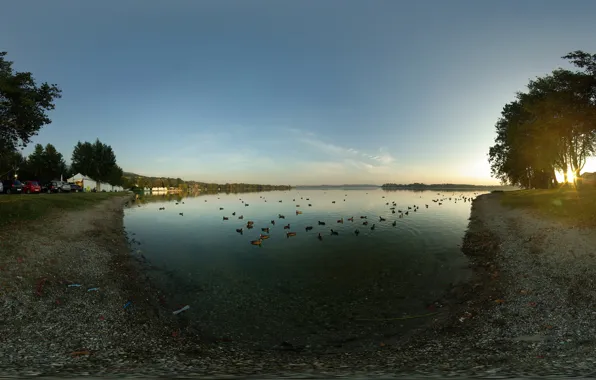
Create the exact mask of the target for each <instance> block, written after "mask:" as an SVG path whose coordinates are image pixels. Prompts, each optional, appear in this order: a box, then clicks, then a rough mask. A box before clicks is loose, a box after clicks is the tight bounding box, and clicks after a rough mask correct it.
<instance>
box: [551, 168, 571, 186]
mask: <svg viewBox="0 0 596 380" xmlns="http://www.w3.org/2000/svg"><path fill="white" fill-rule="evenodd" d="M555 176H556V177H557V181H558V182H560V183H563V182H565V175H564V174H563V172H557V173H555ZM574 181H575V174H574V173H573V171H572V170H571V169H569V170H567V182H569V183H571V182H574Z"/></svg>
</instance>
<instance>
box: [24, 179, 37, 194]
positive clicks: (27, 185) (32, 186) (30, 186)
mask: <svg viewBox="0 0 596 380" xmlns="http://www.w3.org/2000/svg"><path fill="white" fill-rule="evenodd" d="M40 192H41V186H39V183H37V182H36V181H24V182H23V193H27V194H31V193H33V194H39V193H40Z"/></svg>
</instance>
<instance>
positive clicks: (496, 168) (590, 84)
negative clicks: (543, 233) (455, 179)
mask: <svg viewBox="0 0 596 380" xmlns="http://www.w3.org/2000/svg"><path fill="white" fill-rule="evenodd" d="M564 58H567V59H574V60H576V62H574V63H575V64H576V66H578V67H586V68H588V70H587V71H586V72H580V71H569V70H563V69H558V70H555V71H553V72H552V73H551V74H549V75H547V76H544V77H541V78H537V79H535V80H532V81H530V83H529V84H528V91H527V92H520V93H518V94H517V95H516V100H515V101H514V102H512V103H509V104H507V105H506V106H505V107H504V108H503V111H502V112H501V118H500V119H499V120H498V121H497V124H496V126H495V127H496V132H497V137H496V139H495V145H494V146H492V147H491V148H490V150H489V162H490V164H491V171H492V175H493V176H494V177H495V178H499V179H500V180H501V182H503V183H509V184H512V185H519V186H523V187H526V188H535V187H541V188H546V187H549V186H551V185H552V184H556V177H555V172H556V171H559V172H563V173H564V174H566V173H567V172H568V171H572V172H573V173H574V177H578V176H579V173H580V171H581V170H582V169H583V166H584V164H585V162H586V158H587V157H588V156H590V155H592V154H594V152H595V151H596V76H595V75H594V73H593V72H590V70H592V69H593V68H594V67H596V65H593V62H596V56H590V55H588V54H586V53H582V52H575V53H571V54H570V55H568V56H566V57H564ZM591 64H592V66H590V65H591ZM565 182H567V177H565Z"/></svg>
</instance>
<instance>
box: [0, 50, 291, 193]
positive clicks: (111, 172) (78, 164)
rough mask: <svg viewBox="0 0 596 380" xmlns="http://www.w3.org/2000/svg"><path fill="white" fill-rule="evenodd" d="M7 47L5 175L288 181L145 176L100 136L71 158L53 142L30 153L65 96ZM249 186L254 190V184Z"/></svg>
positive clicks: (2, 71) (114, 181)
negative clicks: (20, 66)
mask: <svg viewBox="0 0 596 380" xmlns="http://www.w3.org/2000/svg"><path fill="white" fill-rule="evenodd" d="M6 55H7V53H6V52H0V178H2V179H3V178H15V175H16V176H18V178H19V179H23V180H37V181H40V182H45V181H51V180H54V179H59V178H60V177H63V179H68V178H70V177H72V176H73V175H76V174H78V173H80V174H82V175H84V176H86V177H88V178H91V179H93V180H95V181H96V182H98V183H99V182H106V183H109V184H111V185H113V186H123V187H124V188H133V187H149V186H150V187H191V188H195V190H196V189H214V188H217V189H224V191H229V192H234V191H246V190H248V189H251V190H252V189H257V190H275V189H287V188H289V187H288V186H272V185H253V184H243V183H240V184H236V183H235V184H214V183H201V182H196V181H183V180H182V179H180V178H175V179H174V178H164V177H160V178H157V177H144V176H138V175H134V174H133V175H131V174H132V173H127V174H126V175H125V173H124V172H123V170H122V168H121V167H120V166H118V164H117V161H116V155H115V153H114V151H113V149H112V147H111V146H109V145H107V144H104V143H102V142H101V141H99V139H97V140H96V141H95V142H93V143H91V142H86V141H85V142H81V141H79V142H78V143H77V144H76V145H75V146H74V149H73V152H72V155H71V164H70V165H67V164H66V162H65V160H64V156H63V155H62V154H61V153H60V152H58V151H57V150H56V148H55V146H54V145H52V144H46V146H43V145H41V144H36V145H35V147H34V149H33V152H32V153H31V154H29V156H27V157H25V156H24V155H23V154H22V150H23V149H24V148H25V147H26V146H27V145H28V144H30V143H31V139H32V138H33V137H34V136H36V135H37V133H38V132H39V131H40V129H41V128H42V127H43V126H45V125H48V124H50V123H51V122H52V120H51V119H50V118H49V116H48V112H49V111H51V110H53V109H54V108H55V101H56V100H57V99H60V98H61V97H62V90H61V89H60V88H59V87H58V85H57V84H49V83H47V82H43V83H41V84H39V85H38V84H37V83H36V82H35V80H34V78H33V75H32V74H31V73H30V72H18V71H15V70H14V69H13V62H11V61H8V60H7V59H6V58H5V57H6ZM249 191H250V190H249Z"/></svg>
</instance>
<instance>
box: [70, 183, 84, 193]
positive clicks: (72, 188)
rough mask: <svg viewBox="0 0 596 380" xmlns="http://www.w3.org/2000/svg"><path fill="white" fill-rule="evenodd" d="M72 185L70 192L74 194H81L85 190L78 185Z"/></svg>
mask: <svg viewBox="0 0 596 380" xmlns="http://www.w3.org/2000/svg"><path fill="white" fill-rule="evenodd" d="M69 185H70V191H72V192H73V193H79V192H81V191H83V188H82V187H81V186H79V185H77V184H76V183H69Z"/></svg>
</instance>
